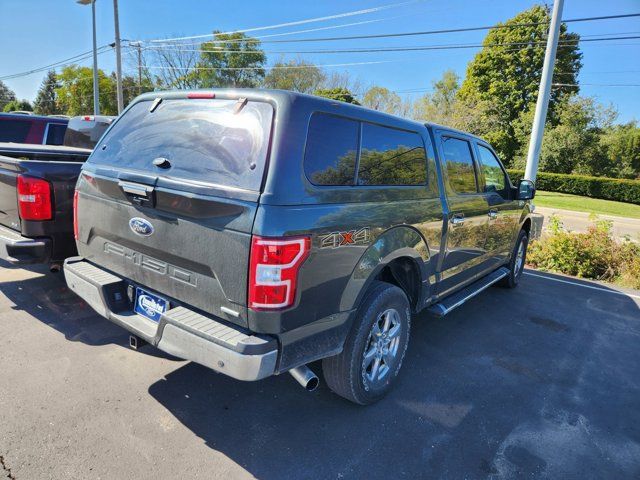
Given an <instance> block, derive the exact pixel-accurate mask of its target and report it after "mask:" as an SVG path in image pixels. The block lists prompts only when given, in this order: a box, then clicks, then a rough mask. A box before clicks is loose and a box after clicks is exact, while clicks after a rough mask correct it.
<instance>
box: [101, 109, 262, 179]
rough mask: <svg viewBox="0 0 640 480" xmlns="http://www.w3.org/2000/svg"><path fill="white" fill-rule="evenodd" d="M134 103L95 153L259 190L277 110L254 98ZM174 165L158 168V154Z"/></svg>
mask: <svg viewBox="0 0 640 480" xmlns="http://www.w3.org/2000/svg"><path fill="white" fill-rule="evenodd" d="M151 103H152V102H151V101H142V102H138V103H136V104H135V105H133V106H132V107H131V108H130V109H129V110H128V111H127V112H126V113H125V114H124V115H123V116H122V117H121V118H120V119H119V120H118V121H117V122H116V123H115V125H113V128H111V130H109V133H108V134H107V135H106V136H105V137H104V139H103V141H102V142H101V144H100V145H99V146H98V147H97V148H96V149H95V150H94V153H93V155H91V157H90V160H89V161H90V162H91V163H97V164H108V165H113V166H118V167H124V168H131V169H137V170H147V171H153V172H156V173H158V174H159V175H163V176H169V177H172V178H180V179H185V180H189V181H194V182H209V183H213V184H216V185H223V186H230V187H236V188H242V189H245V190H255V191H259V190H260V186H261V184H262V175H263V172H264V168H265V163H266V159H267V152H268V148H269V139H270V132H271V123H272V117H273V108H272V106H271V105H270V104H268V103H264V102H255V101H249V102H248V103H247V104H246V105H245V106H244V107H243V108H242V104H240V103H238V101H236V100H218V99H166V98H165V99H163V100H162V102H161V103H160V104H159V105H157V107H156V108H155V109H154V111H153V112H150V111H149V110H150V107H151ZM159 157H161V158H166V159H167V160H169V163H170V165H171V166H170V168H169V169H166V170H160V169H158V168H157V167H154V166H153V163H152V162H153V160H154V159H156V158H159Z"/></svg>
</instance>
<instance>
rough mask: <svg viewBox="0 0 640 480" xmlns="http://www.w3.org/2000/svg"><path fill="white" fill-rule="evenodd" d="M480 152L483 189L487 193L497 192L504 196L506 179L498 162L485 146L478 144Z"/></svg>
mask: <svg viewBox="0 0 640 480" xmlns="http://www.w3.org/2000/svg"><path fill="white" fill-rule="evenodd" d="M478 151H479V152H480V163H481V168H482V173H483V174H484V181H485V186H484V191H485V192H487V193H490V192H497V193H499V194H501V195H503V196H504V194H505V193H506V191H507V179H506V175H505V173H504V170H503V169H502V166H501V165H500V162H499V161H498V159H497V158H496V156H495V155H494V154H493V152H492V151H491V150H489V149H488V148H487V147H485V146H482V145H478Z"/></svg>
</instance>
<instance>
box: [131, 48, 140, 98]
mask: <svg viewBox="0 0 640 480" xmlns="http://www.w3.org/2000/svg"><path fill="white" fill-rule="evenodd" d="M129 46H130V47H135V48H136V49H137V50H138V95H140V94H141V93H142V43H140V42H129Z"/></svg>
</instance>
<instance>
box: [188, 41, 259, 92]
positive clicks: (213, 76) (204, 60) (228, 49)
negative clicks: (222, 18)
mask: <svg viewBox="0 0 640 480" xmlns="http://www.w3.org/2000/svg"><path fill="white" fill-rule="evenodd" d="M266 61H267V56H266V55H265V53H264V51H263V50H262V49H261V48H260V41H259V40H256V39H255V38H251V37H248V36H246V35H245V34H244V33H241V32H238V33H218V32H214V39H213V41H211V42H204V43H203V44H202V45H201V47H200V61H199V62H198V64H197V66H196V68H195V71H194V72H193V73H192V74H191V76H192V77H195V78H197V79H198V84H199V86H200V87H203V88H211V87H257V86H259V85H261V84H262V81H263V79H264V75H265V72H264V64H265V63H266Z"/></svg>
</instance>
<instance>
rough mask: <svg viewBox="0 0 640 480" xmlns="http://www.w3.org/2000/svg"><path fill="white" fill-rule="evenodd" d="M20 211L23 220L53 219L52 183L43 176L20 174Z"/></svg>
mask: <svg viewBox="0 0 640 480" xmlns="http://www.w3.org/2000/svg"><path fill="white" fill-rule="evenodd" d="M17 188H18V212H19V214H20V218H21V219H22V220H51V219H52V218H53V209H52V208H51V184H50V183H49V182H47V181H46V180H43V179H42V178H35V177H27V176H25V175H18V187H17Z"/></svg>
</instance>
